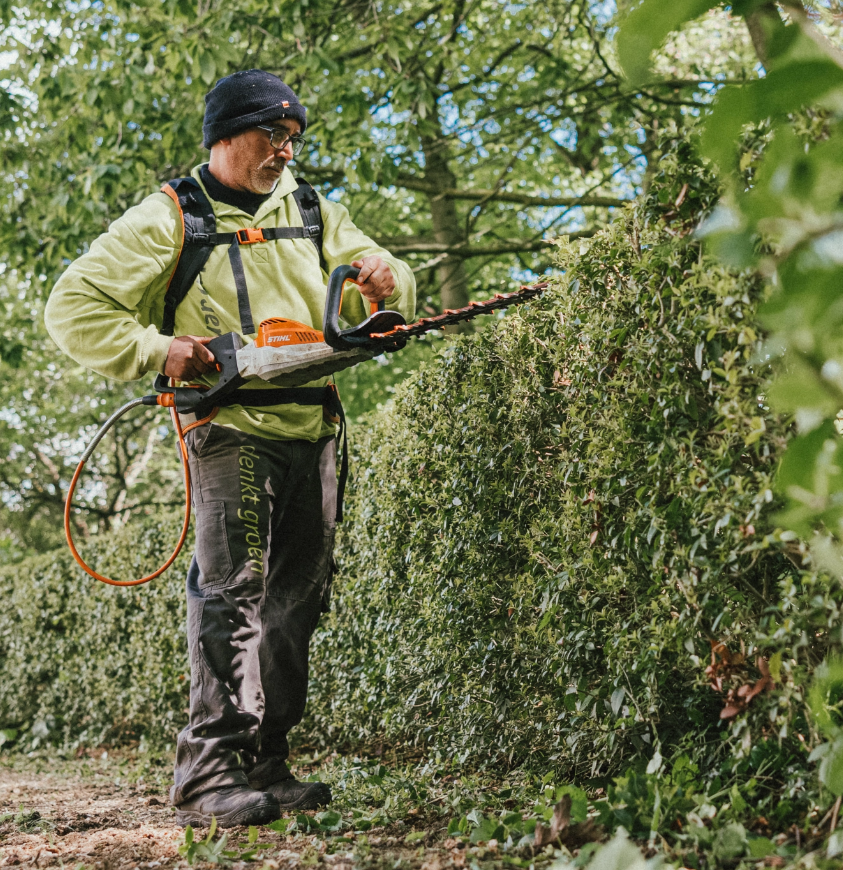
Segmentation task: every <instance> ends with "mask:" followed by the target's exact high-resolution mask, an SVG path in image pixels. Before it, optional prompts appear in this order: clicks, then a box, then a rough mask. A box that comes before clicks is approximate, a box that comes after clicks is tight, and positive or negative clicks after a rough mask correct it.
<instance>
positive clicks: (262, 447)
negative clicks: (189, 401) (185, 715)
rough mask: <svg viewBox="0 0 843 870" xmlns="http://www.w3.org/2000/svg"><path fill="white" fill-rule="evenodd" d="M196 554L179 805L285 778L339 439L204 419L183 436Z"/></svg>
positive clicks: (323, 575) (322, 585) (329, 523)
mask: <svg viewBox="0 0 843 870" xmlns="http://www.w3.org/2000/svg"><path fill="white" fill-rule="evenodd" d="M186 442H187V448H188V456H189V462H190V474H191V478H192V482H193V505H194V510H195V515H196V551H195V553H194V556H193V560H192V562H191V564H190V569H189V570H188V574H187V639H188V649H189V654H190V720H189V722H188V724H187V727H185V728H184V729H183V730H182V731H181V733H180V734H179V736H178V742H177V747H176V769H175V785H174V787H173V789H172V791H171V792H170V797H171V799H172V802H173V804H174V805H176V806H178V805H179V804H180V803H182V802H183V801H185V800H188V799H189V798H192V797H194V796H196V795H198V794H201V793H202V792H206V791H209V790H212V789H217V788H221V787H225V786H231V785H245V784H247V783H248V782H249V781H250V780H251V782H252V785H253V786H255V785H256V783H257V787H263V786H265V785H267V784H269V783H270V782H273V781H275V780H278V779H282V778H286V777H289V775H290V774H289V769H288V768H287V765H286V759H287V756H288V754H289V745H288V742H287V733H288V732H289V731H290V729H291V728H293V727H294V726H295V725H297V724H298V723H299V722H300V721H301V718H302V716H303V714H304V706H305V700H306V697H307V677H308V653H309V646H310V638H311V635H312V634H313V630H314V628H315V627H316V623H317V621H318V620H319V614H320V612H321V611H322V610H323V609H327V603H328V596H329V594H330V583H331V577H332V564H333V547H334V526H335V517H336V492H337V482H336V441H335V439H334V438H332V437H331V438H323V439H322V440H320V441H317V442H316V443H311V442H309V441H272V440H269V439H266V438H259V437H256V436H254V435H247V434H244V433H242V432H239V431H237V430H234V429H228V428H225V427H223V426H217V425H215V424H213V423H208V424H205V425H203V426H200V427H197V428H196V429H193V430H191V431H190V432H188V433H187V436H186Z"/></svg>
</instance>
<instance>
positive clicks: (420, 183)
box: [395, 173, 630, 208]
mask: <svg viewBox="0 0 843 870" xmlns="http://www.w3.org/2000/svg"><path fill="white" fill-rule="evenodd" d="M395 184H396V185H397V186H398V187H404V188H406V189H407V190H418V191H419V192H420V193H426V194H427V195H428V196H435V197H436V198H437V199H461V200H467V201H469V202H484V201H488V200H491V201H497V202H513V203H516V204H517V205H535V206H543V207H549V206H557V205H561V206H574V205H599V206H605V207H607V208H616V207H619V206H621V207H622V206H624V205H626V204H627V203H628V202H630V200H628V199H619V198H618V197H614V196H536V195H533V194H529V193H510V192H508V191H505V190H494V189H490V190H483V189H474V190H457V189H456V188H444V189H439V188H437V187H435V186H434V185H432V184H430V183H429V182H427V181H424V180H423V179H421V178H416V177H415V176H414V175H407V174H405V173H399V175H398V177H397V178H396V179H395Z"/></svg>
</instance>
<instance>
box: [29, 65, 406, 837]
mask: <svg viewBox="0 0 843 870" xmlns="http://www.w3.org/2000/svg"><path fill="white" fill-rule="evenodd" d="M205 104H206V108H205V117H204V125H203V134H204V144H205V146H206V147H207V148H210V152H211V156H210V161H209V163H208V164H207V165H203V166H200V167H197V168H196V169H194V170H193V173H192V177H193V178H194V179H196V180H197V181H198V182H199V183H200V184H201V187H202V190H204V192H205V193H206V194H207V196H208V198H209V200H210V202H211V205H212V206H213V211H214V216H215V218H216V228H217V231H218V232H219V233H223V234H231V233H234V232H236V231H237V230H240V229H242V228H245V227H261V228H264V229H265V228H275V227H302V225H303V223H302V213H301V212H300V210H299V206H298V204H297V202H296V199H295V196H294V194H295V192H296V191H297V190H298V185H297V183H296V181H295V179H294V178H293V175H292V173H291V172H290V170H289V168H288V166H287V164H288V163H289V162H290V161H291V160H292V159H293V156H294V155H295V154H296V153H298V151H299V150H300V148H301V147H302V146H303V140H301V134H302V133H303V132H304V130H305V128H306V126H307V116H306V112H305V109H304V107H303V106H302V105H301V103H300V102H299V100H298V98H297V97H296V95H295V94H294V93H293V91H292V90H291V89H290V88H289V87H287V85H285V84H284V83H283V82H282V81H281V80H280V79H278V78H276V77H275V76H273V75H270V74H269V73H266V72H263V71H261V70H247V71H244V72H239V73H234V74H233V75H230V76H227V77H226V78H223V79H220V80H219V81H218V82H217V83H216V85H215V86H214V88H213V89H212V90H211V91H210V93H208V94H207V96H206V97H205ZM319 203H320V207H321V213H322V220H323V223H324V229H323V234H322V246H321V247H322V251H321V254H322V256H323V257H324V264H325V266H326V269H327V272H330V271H331V270H333V269H334V268H336V267H337V266H339V265H341V264H344V263H349V262H351V263H352V265H355V266H357V267H359V269H360V277H359V278H358V281H357V284H358V287H357V288H356V289H355V290H354V291H347V292H346V297H345V299H344V300H343V306H342V314H343V317H344V318H345V319H346V320H348V321H349V322H351V323H356V322H359V321H361V320H362V319H363V318H364V317H365V316H366V315H367V313H368V310H369V303H371V302H379V301H381V300H383V301H384V303H385V304H386V306H387V307H390V308H395V309H397V310H399V311H401V313H402V314H403V315H404V316H405V317H406V319H407V320H411V319H412V317H413V315H414V308H415V281H414V278H413V274H412V272H411V271H410V269H409V267H408V266H407V265H406V264H405V263H402V262H401V261H399V260H396V259H395V258H393V257H391V256H390V255H389V254H388V253H387V252H386V251H384V250H383V249H381V248H380V247H378V245H376V244H375V243H374V242H373V241H372V240H371V239H370V238H368V237H367V236H365V235H364V234H363V233H362V232H361V231H360V230H358V229H357V227H355V226H354V224H353V223H352V222H351V220H350V218H349V215H348V212H347V211H346V209H345V208H343V207H342V206H340V205H338V204H336V203H333V202H330V201H328V200H326V199H324V198H322V197H320V198H319ZM182 238H183V218H182V216H181V214H180V211H179V207H178V205H177V202H176V201H175V200H174V199H172V198H170V197H169V196H168V195H165V194H164V193H163V192H162V193H155V194H152V195H151V196H149V197H147V198H146V199H145V200H144V201H143V202H142V203H141V204H140V205H138V206H135V207H134V208H131V209H129V210H128V211H127V212H126V213H125V214H124V215H123V216H122V217H121V218H119V219H118V220H116V221H115V222H114V223H113V224H112V225H111V227H110V228H109V230H108V232H107V233H105V234H104V235H102V236H100V238H99V239H97V240H96V241H95V242H94V243H93V244H92V245H91V248H90V251H89V252H88V253H86V254H84V255H83V256H82V257H80V258H79V259H78V260H76V261H75V262H74V263H73V264H72V265H71V266H70V267H69V268H68V270H67V271H66V272H65V273H64V274H63V275H62V277H61V278H60V279H59V281H58V283H57V284H56V286H55V288H54V290H53V292H52V294H51V296H50V300H49V302H48V305H47V311H46V322H47V327H48V329H49V331H50V334H51V335H52V337H53V338H54V339H55V341H56V343H57V344H58V345H59V347H60V348H61V349H62V350H63V351H64V352H65V353H67V354H68V355H69V356H71V357H72V358H73V359H75V360H76V361H77V362H79V363H81V364H83V365H85V366H87V367H88V368H91V369H93V370H94V371H96V372H99V373H100V374H103V375H105V376H107V377H112V378H118V379H121V380H129V379H134V378H138V377H140V376H142V375H143V374H145V373H147V372H162V373H163V374H164V375H167V376H169V377H171V378H174V379H176V380H178V381H192V380H197V379H200V380H202V381H203V382H206V383H207V382H209V381H210V380H212V378H213V373H214V371H215V368H214V359H213V355H212V354H211V352H210V351H209V350H208V348H207V347H206V344H207V343H208V341H210V340H211V339H212V338H213V337H214V336H215V335H220V334H222V333H225V332H229V331H237V332H240V333H241V334H244V339H245V340H247V341H248V340H250V339H252V338H254V329H255V326H254V324H258V323H260V321H261V320H263V319H266V318H269V317H278V316H282V317H288V318H291V319H293V320H298V321H301V322H303V323H306V324H309V325H312V326H316V327H317V328H318V327H319V326H320V325H321V318H322V312H323V308H324V302H325V294H326V278H327V274H326V271H325V270H323V268H322V267H321V265H320V252H319V251H318V250H317V247H316V245H314V243H313V241H312V240H311V239H310V238H308V237H306V236H305V237H302V238H289V237H285V238H278V239H276V240H275V241H270V242H266V243H261V244H249V245H248V246H246V245H243V246H241V248H238V250H237V252H236V253H237V256H238V260H239V262H240V264H241V265H240V266H239V267H238V266H237V265H236V264H235V261H234V259H233V258H230V256H229V255H230V253H231V252H230V251H227V250H226V248H225V247H222V246H220V247H216V248H214V249H213V252H212V253H211V255H210V258H209V259H208V261H207V263H206V265H205V267H204V269H203V270H202V272H201V273H200V274H199V275H198V277H197V278H196V280H195V281H194V282H193V284H192V286H190V289H189V290H188V292H187V294H186V296H185V297H184V299H183V301H182V302H181V303H180V304H179V305H178V307H177V308H176V310H175V320H174V330H173V331H174V334H175V337H172V334H171V335H165V334H162V331H161V330H162V318H163V310H164V298H165V295H166V293H167V288H168V282H169V281H170V278H171V276H172V275H173V273H174V270H175V268H176V265H177V261H178V259H179V255H180V250H181V245H182ZM238 268H239V270H240V279H239V280H237V277H236V275H235V272H236V271H237V270H238ZM244 306H245V308H246V309H250V314H251V317H250V318H248V319H245V318H244V316H243V309H244ZM246 324H248V325H246ZM326 381H327V379H323V380H321V381H318V382H314V384H312V385H310V386H322V385H324V384H325V383H326ZM266 386H267V385H259V386H255V387H254V389H261V388H262V387H263V388H265V387H266ZM186 440H187V446H188V454H189V460H190V470H191V476H192V479H193V501H194V508H195V514H196V550H195V554H194V557H193V561H192V563H191V566H190V569H189V571H188V577H187V601H188V616H187V634H188V646H189V652H190V665H191V687H190V719H189V723H188V725H187V726H186V727H185V728H184V730H183V731H182V732H181V733H180V734H179V737H178V743H177V751H176V770H175V785H174V787H173V789H172V790H171V794H170V796H171V799H172V801H173V804H174V805H175V807H176V810H177V812H176V819H177V821H178V822H179V823H180V824H183V825H186V824H198V825H203V824H208V823H209V822H210V820H211V817H212V816H216V818H217V822H218V824H220V825H221V826H230V825H245V824H263V823H266V822H268V821H271V820H272V819H273V818H277V817H278V815H279V814H280V813H281V811H283V810H285V809H293V808H296V809H308V808H314V807H316V806H319V805H323V804H325V803H327V802H328V801H329V800H330V798H331V794H330V790H329V789H328V787H327V786H326V785H324V784H322V783H312V782H298V781H296V780H295V779H293V777H292V774H291V773H290V770H289V768H288V767H287V763H286V760H287V757H288V754H289V746H288V743H287V734H288V732H289V731H290V729H291V728H293V727H294V726H295V725H296V724H298V723H299V722H300V721H301V718H302V715H303V713H304V705H305V697H306V691H307V674H308V647H309V642H310V637H311V634H312V632H313V629H314V628H315V626H316V623H317V620H318V618H319V614H320V611H321V610H322V606H323V604H324V602H325V601H326V599H327V594H328V591H329V586H330V581H331V564H332V552H333V544H334V522H335V512H336V441H335V428H334V424H333V423H332V422H330V420H329V419H328V417H327V415H324V414H323V410H322V408H321V407H319V406H315V407H314V406H312V405H311V406H308V405H298V404H284V405H278V406H274V407H272V406H271V407H262V406H260V405H258V406H257V407H250V406H249V405H248V404H243V405H233V406H230V407H227V408H221V409H219V412H218V413H217V415H216V416H215V417H214V418H213V421H212V422H209V421H206V422H204V423H202V424H201V425H199V426H197V427H196V428H194V429H192V430H191V431H189V432H188V433H187V436H186Z"/></svg>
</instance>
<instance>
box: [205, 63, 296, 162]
mask: <svg viewBox="0 0 843 870" xmlns="http://www.w3.org/2000/svg"><path fill="white" fill-rule="evenodd" d="M279 118H292V119H293V120H295V121H298V122H299V124H300V125H301V130H302V133H304V131H305V129H306V127H307V112H306V111H305V108H304V106H303V105H302V104H301V103H300V102H299V98H298V97H297V96H296V95H295V94H294V93H293V89H292V88H290V87H288V86H287V85H285V84H284V82H282V81H281V79H279V78H278V76H274V75H272V73H268V72H264V71H263V70H260V69H247V70H243V71H242V72H236V73H232V74H231V75H230V76H226V77H225V78H224V79H220V80H219V81H218V82H217V83H216V84H215V85H214V87H213V90H211V91H209V92H208V93H207V94H205V120H204V121H203V123H202V137H203V139H204V142H203V144H204V146H205V147H206V148H210V147H211V146H212V145H213V144H214V143H215V142H219V140H220V139H223V138H224V137H226V136H233V135H234V134H235V133H240V132H242V131H243V130H247V129H248V128H249V127H255V126H257V125H258V124H265V123H266V122H267V121H277V120H278V119H279Z"/></svg>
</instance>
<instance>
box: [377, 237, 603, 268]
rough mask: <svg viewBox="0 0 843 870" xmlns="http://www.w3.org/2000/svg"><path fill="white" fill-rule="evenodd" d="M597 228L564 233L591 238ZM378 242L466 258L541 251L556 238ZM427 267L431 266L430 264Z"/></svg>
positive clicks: (399, 249) (395, 250)
mask: <svg viewBox="0 0 843 870" xmlns="http://www.w3.org/2000/svg"><path fill="white" fill-rule="evenodd" d="M596 232H597V230H595V229H587V230H576V231H574V232H572V233H562V235H563V236H567V237H568V238H569V239H589V238H591V237H592V236H593V235H594V234H595V233H596ZM378 244H380V245H383V246H384V247H385V248H388V250H389V252H390V253H392V254H446V255H449V256H452V257H460V258H462V259H464V260H468V259H471V258H472V257H494V256H497V255H498V254H520V253H530V252H531V251H541V250H544V249H545V248H552V247H553V246H554V245H555V244H556V240H555V239H536V240H535V241H532V242H515V243H507V242H502V243H501V244H498V245H471V244H465V245H446V244H443V243H441V242H420V241H417V242H411V243H409V244H408V243H407V242H406V240H402V239H400V238H398V239H379V240H378ZM425 267H427V268H429V266H428V264H425Z"/></svg>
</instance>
